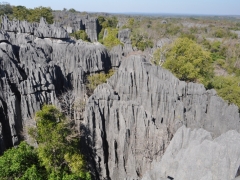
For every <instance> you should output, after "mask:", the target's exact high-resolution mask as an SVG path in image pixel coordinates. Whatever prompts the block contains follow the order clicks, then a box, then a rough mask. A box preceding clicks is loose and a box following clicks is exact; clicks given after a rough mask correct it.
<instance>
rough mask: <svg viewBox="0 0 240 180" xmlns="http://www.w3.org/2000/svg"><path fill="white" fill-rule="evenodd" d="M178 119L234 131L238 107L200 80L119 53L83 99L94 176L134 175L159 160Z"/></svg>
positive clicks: (215, 132)
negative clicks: (115, 65) (113, 67)
mask: <svg viewBox="0 0 240 180" xmlns="http://www.w3.org/2000/svg"><path fill="white" fill-rule="evenodd" d="M226 119H227V120H226ZM182 125H185V126H187V127H189V128H191V129H195V128H203V129H205V130H207V131H209V132H210V133H211V134H212V136H213V137H214V138H215V137H218V136H220V135H221V134H223V133H226V132H227V131H228V130H232V129H234V130H237V131H238V132H239V113H238V108H237V106H235V105H228V104H227V103H226V102H224V101H223V100H222V99H221V98H220V97H218V96H217V95H216V92H215V91H214V90H205V88H204V86H203V85H202V84H195V83H186V82H183V81H179V80H178V79H177V78H176V77H174V76H173V75H172V74H171V73H170V72H169V71H167V70H164V69H162V68H161V67H156V66H153V65H151V64H150V63H149V62H147V61H146V60H145V59H144V57H141V56H130V57H128V58H126V59H124V60H123V61H122V63H121V66H120V67H119V69H118V71H117V72H116V73H115V74H114V75H113V76H112V77H111V78H110V79H109V80H108V84H103V85H100V86H98V88H97V89H96V90H95V91H94V94H93V95H92V96H91V97H90V98H89V100H88V104H87V105H86V115H85V126H86V127H87V129H88V131H89V134H88V136H87V140H86V141H87V142H88V145H89V146H90V148H91V149H92V150H93V151H94V153H92V154H94V157H92V159H94V161H95V163H96V162H97V163H96V164H95V168H96V169H98V170H97V172H98V173H99V172H100V174H98V176H99V177H100V179H124V178H125V179H140V178H141V177H142V176H143V174H145V173H146V172H147V171H148V170H149V169H150V168H152V167H153V166H154V163H153V162H158V161H160V160H161V157H162V156H163V155H164V153H165V151H166V148H167V147H168V144H169V143H170V141H171V139H172V137H173V136H174V134H175V132H176V131H177V130H178V129H179V128H180V127H181V126H182ZM236 156H237V154H236ZM237 162H238V161H237ZM236 164H237V163H236ZM236 164H235V165H236ZM236 168H238V167H236V166H235V167H234V170H236ZM193 174H194V173H193ZM116 177H118V178H116Z"/></svg>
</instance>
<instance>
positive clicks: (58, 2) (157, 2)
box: [6, 0, 240, 15]
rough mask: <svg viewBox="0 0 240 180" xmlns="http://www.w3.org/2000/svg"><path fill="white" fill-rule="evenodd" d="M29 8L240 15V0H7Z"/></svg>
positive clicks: (12, 3)
mask: <svg viewBox="0 0 240 180" xmlns="http://www.w3.org/2000/svg"><path fill="white" fill-rule="evenodd" d="M6 2H8V3H10V4H11V5H23V6H26V7H27V8H34V7H38V6H45V7H51V8H52V9H54V10H62V9H63V8H67V9H70V8H74V9H76V10H78V11H87V12H142V13H177V14H209V15H240V0H6Z"/></svg>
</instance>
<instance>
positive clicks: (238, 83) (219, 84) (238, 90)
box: [212, 76, 240, 107]
mask: <svg viewBox="0 0 240 180" xmlns="http://www.w3.org/2000/svg"><path fill="white" fill-rule="evenodd" d="M212 86H213V88H214V89H216V91H217V93H218V95H219V96H221V97H222V98H223V99H224V100H226V101H228V102H229V103H234V104H236V105H237V106H238V107H240V98H239V97H240V78H239V77H234V76H227V77H223V76H217V77H214V79H213V81H212Z"/></svg>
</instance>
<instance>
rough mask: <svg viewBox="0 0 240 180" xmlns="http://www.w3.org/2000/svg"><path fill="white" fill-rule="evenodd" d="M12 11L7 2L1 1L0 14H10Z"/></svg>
mask: <svg viewBox="0 0 240 180" xmlns="http://www.w3.org/2000/svg"><path fill="white" fill-rule="evenodd" d="M12 13H13V8H12V6H11V5H10V4H9V3H6V2H1V3H0V16H2V15H4V14H6V15H11V14H12Z"/></svg>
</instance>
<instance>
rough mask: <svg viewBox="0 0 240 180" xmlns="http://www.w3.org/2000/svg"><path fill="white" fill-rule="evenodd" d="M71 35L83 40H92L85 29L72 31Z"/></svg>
mask: <svg viewBox="0 0 240 180" xmlns="http://www.w3.org/2000/svg"><path fill="white" fill-rule="evenodd" d="M70 36H73V37H74V38H76V39H82V40H83V41H88V42H89V41H90V40H89V38H88V35H87V33H86V32H85V31H84V30H79V31H76V32H74V33H71V34H70Z"/></svg>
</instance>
